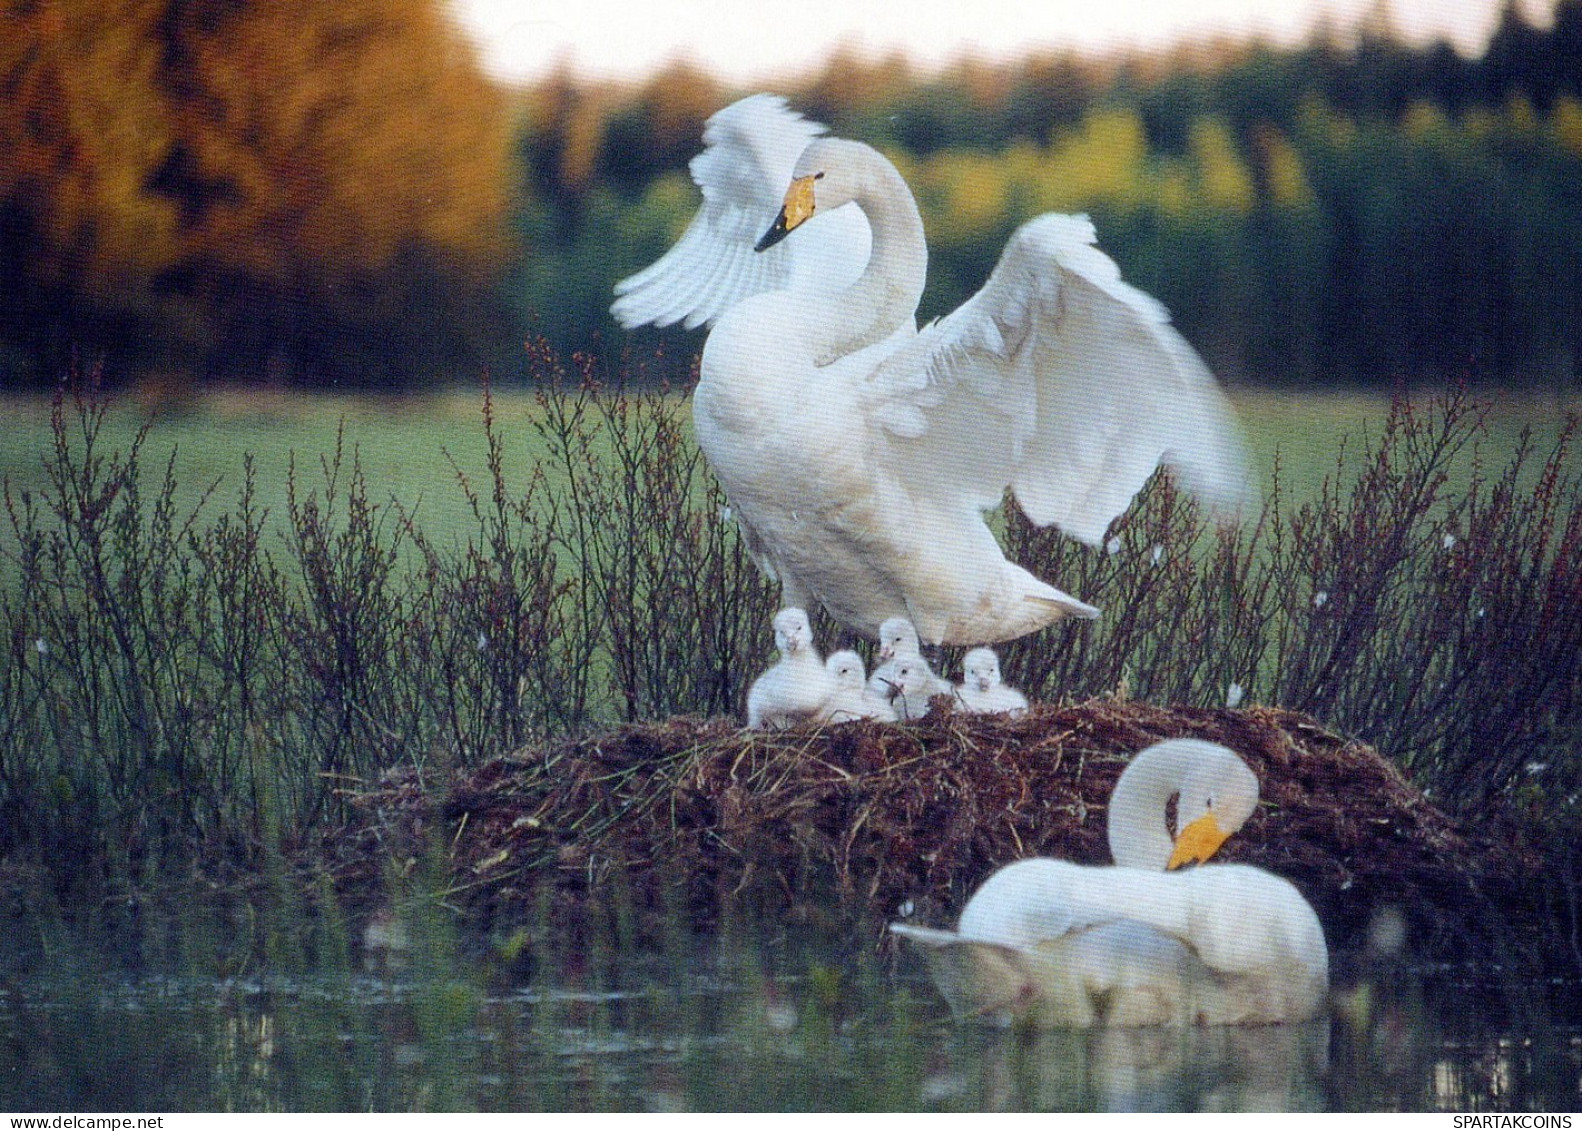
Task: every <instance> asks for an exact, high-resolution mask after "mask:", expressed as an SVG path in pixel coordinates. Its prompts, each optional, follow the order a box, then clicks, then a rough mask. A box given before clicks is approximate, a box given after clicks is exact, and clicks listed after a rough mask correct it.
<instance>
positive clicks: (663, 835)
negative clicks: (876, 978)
mask: <svg viewBox="0 0 1582 1131" xmlns="http://www.w3.org/2000/svg"><path fill="white" fill-rule="evenodd" d="M1180 736H1196V737H1199V738H1205V739H1209V740H1212V741H1215V742H1220V743H1223V744H1224V745H1226V746H1228V747H1230V748H1231V749H1233V750H1235V751H1236V752H1237V753H1238V754H1240V755H1241V756H1242V757H1243V758H1244V759H1245V760H1246V761H1247V763H1248V765H1250V766H1251V767H1252V769H1253V770H1254V771H1255V772H1256V773H1257V775H1258V779H1259V781H1260V782H1261V783H1262V801H1261V802H1260V804H1259V807H1258V811H1257V812H1256V813H1255V814H1254V816H1253V817H1252V819H1251V820H1250V821H1248V823H1247V825H1246V826H1245V827H1244V828H1243V829H1242V830H1241V832H1240V833H1239V834H1238V835H1237V836H1235V837H1233V838H1231V840H1230V841H1229V842H1228V843H1227V844H1226V846H1225V848H1224V850H1223V851H1222V855H1221V858H1222V859H1224V860H1230V861H1244V862H1246V863H1250V864H1256V865H1258V866H1260V867H1263V868H1267V869H1268V870H1270V871H1272V872H1275V873H1277V874H1279V875H1281V876H1284V877H1286V878H1287V879H1289V880H1291V881H1292V882H1293V883H1294V884H1295V885H1296V886H1297V887H1298V888H1300V889H1301V891H1302V892H1303V894H1304V895H1306V896H1307V898H1308V899H1309V900H1310V901H1311V902H1312V904H1313V906H1314V907H1315V909H1316V910H1317V911H1318V914H1319V916H1320V918H1321V919H1322V920H1323V922H1324V925H1325V929H1326V933H1327V934H1328V935H1329V938H1330V943H1331V947H1332V948H1334V949H1337V950H1345V949H1347V948H1348V947H1351V946H1356V945H1358V944H1359V943H1360V940H1361V938H1362V937H1363V935H1364V933H1365V930H1366V926H1367V924H1368V922H1369V921H1370V919H1371V917H1372V916H1373V915H1374V914H1375V913H1376V912H1377V911H1378V910H1379V909H1381V908H1384V907H1395V908H1398V909H1400V910H1401V911H1403V912H1404V913H1405V914H1406V916H1407V919H1408V923H1409V926H1410V927H1411V929H1412V931H1413V937H1414V940H1415V943H1416V946H1415V948H1414V949H1416V950H1417V951H1418V952H1419V953H1429V954H1432V953H1435V952H1438V953H1441V954H1448V953H1451V952H1452V950H1453V948H1455V947H1459V946H1462V945H1465V944H1466V943H1467V942H1468V941H1470V940H1469V939H1468V937H1467V936H1468V933H1469V932H1475V931H1476V930H1477V929H1479V925H1482V928H1483V929H1486V928H1487V925H1488V924H1489V923H1491V922H1498V923H1501V924H1503V925H1504V928H1503V929H1508V930H1510V931H1512V932H1520V931H1521V927H1520V924H1521V923H1522V922H1523V921H1524V920H1525V919H1527V918H1528V917H1530V916H1534V915H1536V914H1537V908H1536V907H1534V906H1532V902H1533V900H1532V897H1531V895H1530V893H1531V891H1532V890H1533V883H1532V880H1533V876H1534V874H1535V873H1536V872H1537V870H1538V868H1539V867H1540V865H1539V862H1538V859H1537V856H1536V854H1534V853H1532V852H1530V851H1528V850H1526V849H1524V848H1523V847H1522V846H1521V845H1520V844H1519V843H1518V842H1517V841H1516V840H1515V839H1514V838H1512V837H1509V836H1505V837H1501V836H1499V835H1498V834H1497V833H1495V832H1491V831H1482V830H1473V829H1470V828H1467V827H1463V826H1462V825H1459V824H1458V823H1457V822H1455V821H1453V820H1451V819H1450V818H1449V817H1447V816H1446V815H1445V814H1444V813H1442V812H1441V811H1440V810H1438V809H1436V808H1435V807H1434V806H1433V805H1432V804H1430V803H1429V802H1428V801H1427V800H1426V799H1425V798H1424V797H1423V795H1422V794H1421V793H1420V792H1419V791H1418V790H1416V789H1415V788H1413V787H1412V786H1411V785H1410V784H1409V783H1408V782H1407V781H1406V780H1405V779H1404V778H1403V777H1402V776H1401V774H1400V773H1399V772H1397V771H1396V770H1395V768H1394V767H1393V766H1391V765H1390V764H1389V763H1388V762H1386V761H1385V760H1384V759H1383V758H1381V757H1380V756H1379V755H1378V754H1377V753H1376V752H1375V751H1374V750H1372V749H1371V748H1370V747H1368V746H1366V745H1363V744H1362V743H1359V742H1354V741H1348V740H1347V739H1345V738H1342V737H1340V736H1338V735H1336V734H1334V733H1331V732H1330V731H1328V730H1326V729H1324V728H1323V727H1322V726H1320V725H1319V724H1317V723H1315V722H1314V721H1313V720H1312V719H1310V718H1307V717H1305V716H1303V715H1299V714H1295V713H1293V712H1290V711H1283V710H1276V709H1270V708H1253V709H1249V710H1239V711H1231V710H1203V709H1187V708H1168V707H1157V706H1150V705H1146V704H1141V703H1129V702H1115V701H1109V700H1095V701H1092V702H1087V703H1081V704H1077V705H1072V706H1063V707H1056V706H1041V707H1038V708H1035V709H1034V710H1033V711H1032V712H1031V713H1029V715H1028V716H1026V717H1025V718H1022V719H1019V720H1011V719H1007V718H1004V717H997V716H973V715H964V714H957V713H954V712H952V711H950V710H949V709H948V708H947V707H945V706H944V703H943V701H938V702H936V704H935V708H934V710H933V711H932V712H931V713H930V714H929V716H928V718H926V719H925V720H923V721H922V722H920V723H916V724H913V725H894V724H878V723H871V722H860V723H848V724H843V725H840V726H830V727H823V728H817V729H815V728H807V729H797V730H791V731H786V732H782V733H774V734H770V733H762V732H749V731H744V730H742V729H741V728H740V727H739V726H737V725H736V724H735V723H734V722H732V721H730V720H726V719H710V720H699V719H694V718H676V719H671V720H668V721H665V722H661V723H654V724H649V725H633V726H627V727H623V728H621V729H618V730H615V731H612V732H609V733H605V734H599V735H595V736H592V737H588V738H583V739H580V740H576V741H568V742H564V743H561V744H558V745H551V746H547V747H544V748H541V749H525V750H522V751H520V752H519V753H518V754H516V755H514V756H512V757H510V758H505V759H500V760H497V761H494V762H490V763H488V764H486V765H484V766H482V767H480V768H478V769H476V770H475V771H472V772H470V773H468V774H466V775H465V776H462V777H459V778H458V779H456V780H452V781H445V782H432V781H430V782H424V781H422V780H421V779H420V778H419V777H418V776H417V775H416V774H407V775H404V776H401V777H397V778H394V779H391V780H387V781H386V782H384V783H383V784H382V785H381V786H380V788H378V789H376V790H373V791H370V792H368V793H365V794H362V795H361V796H360V797H359V798H358V803H359V805H358V807H359V811H360V812H361V813H362V814H363V817H364V823H363V825H362V826H361V827H360V828H359V829H356V830H354V833H355V835H354V837H353V839H354V840H355V841H358V842H360V843H361V845H362V848H363V849H365V848H367V847H369V846H370V842H377V843H378V844H380V845H382V846H383V847H384V848H385V849H386V853H368V852H365V851H362V849H356V848H355V846H354V845H351V844H348V845H346V846H345V847H347V848H348V849H354V851H355V853H356V855H357V856H360V858H362V859H365V860H366V859H370V858H371V857H374V856H383V858H384V859H386V860H388V859H389V856H388V854H387V853H388V851H389V850H391V849H394V850H396V851H397V853H398V858H402V857H403V856H404V857H405V858H408V859H409V860H411V861H416V860H417V859H419V858H421V856H422V854H423V853H424V852H425V851H429V852H432V851H433V850H434V848H435V847H436V846H438V847H439V848H441V849H442V850H443V852H444V854H445V859H446V862H447V863H446V866H447V867H448V868H449V869H450V890H449V892H448V898H449V900H450V901H451V903H452V904H453V905H455V906H458V907H460V908H461V909H463V910H464V911H466V912H468V913H469V914H470V915H471V916H472V917H474V919H475V921H476V922H477V923H478V925H480V926H482V927H484V928H485V929H489V928H499V927H503V926H509V925H510V924H512V923H530V922H535V921H536V922H543V921H544V920H545V916H546V914H547V916H548V918H549V919H550V920H551V921H553V922H555V923H557V924H565V923H571V922H577V921H579V920H581V919H584V918H585V917H586V916H587V915H588V914H590V913H600V914H603V913H607V912H608V909H609V908H611V907H619V908H621V909H622V913H623V914H626V915H633V916H635V918H634V919H629V920H628V921H635V922H638V923H640V924H641V923H644V922H647V923H648V924H649V925H650V926H652V927H653V929H655V930H660V929H663V927H662V924H665V923H669V924H672V925H673V924H674V923H676V922H677V919H678V917H679V919H680V921H681V922H683V923H685V924H687V925H689V926H691V927H694V928H697V929H702V930H708V929H713V928H715V927H717V926H719V925H720V923H721V922H722V921H728V920H731V919H735V918H752V917H753V916H755V915H767V916H772V917H775V918H776V919H777V920H778V921H782V922H800V923H812V924H815V925H818V924H826V925H829V926H834V927H839V928H843V929H862V930H871V931H872V932H873V933H874V936H875V937H876V938H877V937H880V935H881V932H882V926H883V924H884V922H885V921H887V920H889V919H892V918H895V917H896V916H897V915H898V914H900V913H901V909H902V908H903V907H904V908H907V909H909V910H911V911H912V913H913V918H914V921H917V922H922V923H927V924H932V925H946V924H948V923H950V922H952V921H953V920H954V917H955V914H956V912H957V911H959V909H960V907H961V905H962V904H963V902H964V901H965V899H966V897H967V896H968V895H969V894H970V893H971V891H972V889H973V888H974V887H976V886H977V884H979V883H980V882H981V881H982V880H983V879H984V878H985V877H986V876H987V875H988V874H989V873H990V872H992V871H993V870H994V869H995V868H996V867H998V866H1000V865H1002V864H1005V863H1007V862H1009V861H1012V860H1016V859H1018V858H1021V857H1024V856H1035V855H1037V856H1056V857H1060V858H1063V859H1067V860H1074V861H1078V862H1082V863H1092V864H1103V863H1108V862H1109V850H1108V846H1107V843H1106V840H1105V813H1106V806H1107V803H1108V798H1109V795H1110V790H1111V787H1112V786H1113V785H1114V783H1115V779H1116V777H1117V775H1118V774H1119V773H1120V771H1121V769H1122V767H1123V766H1125V764H1126V763H1127V761H1128V760H1129V759H1130V758H1131V756H1132V755H1134V754H1135V753H1136V752H1137V751H1139V750H1141V749H1142V748H1143V747H1145V746H1147V745H1149V744H1151V743H1153V742H1156V741H1159V740H1160V739H1163V738H1172V737H1180ZM348 858H350V857H348ZM1480 911H1482V912H1488V914H1480V913H1479V912H1480ZM1478 941H1481V942H1483V943H1488V942H1490V941H1498V940H1490V939H1489V938H1486V937H1484V938H1481V939H1480V940H1478Z"/></svg>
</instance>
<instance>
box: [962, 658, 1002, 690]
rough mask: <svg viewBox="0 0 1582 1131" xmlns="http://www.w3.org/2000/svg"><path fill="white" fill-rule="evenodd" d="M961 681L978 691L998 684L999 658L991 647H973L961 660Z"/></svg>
mask: <svg viewBox="0 0 1582 1131" xmlns="http://www.w3.org/2000/svg"><path fill="white" fill-rule="evenodd" d="M961 673H962V678H963V681H964V682H965V683H966V684H967V685H968V686H969V687H976V688H977V689H978V690H979V691H988V690H989V689H990V688H993V687H998V686H999V685H1000V658H999V657H998V656H996V655H995V654H994V649H993V648H974V649H973V650H972V651H970V652H968V653H967V655H966V658H965V659H963V660H962V661H961Z"/></svg>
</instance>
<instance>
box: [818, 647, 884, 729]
mask: <svg viewBox="0 0 1582 1131" xmlns="http://www.w3.org/2000/svg"><path fill="white" fill-rule="evenodd" d="M824 666H825V667H826V668H828V669H829V671H830V674H831V675H833V676H834V677H835V690H834V692H832V693H831V695H830V697H829V699H828V700H826V701H825V703H824V706H823V707H822V708H821V709H820V710H819V713H818V718H819V721H821V722H832V723H847V722H851V721H853V720H855V719H878V720H879V721H880V722H887V723H893V722H895V709H894V708H893V707H891V706H890V703H889V700H888V697H887V696H879V695H875V694H873V692H871V691H869V690H868V686H867V678H866V676H865V674H864V670H863V666H862V657H861V656H859V655H858V654H857V653H856V652H852V651H849V650H844V651H840V652H831V653H830V655H829V659H827V660H825V661H824Z"/></svg>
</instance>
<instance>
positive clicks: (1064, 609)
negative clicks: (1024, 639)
mask: <svg viewBox="0 0 1582 1131" xmlns="http://www.w3.org/2000/svg"><path fill="white" fill-rule="evenodd" d="M1050 594H1052V595H1050ZM1050 594H1036V595H1032V596H1029V597H1028V598H1027V599H1028V600H1029V601H1037V602H1039V603H1041V604H1043V605H1045V606H1048V607H1050V608H1052V609H1055V610H1058V611H1057V612H1056V613H1055V615H1054V616H1053V617H1051V618H1050V619H1051V620H1057V619H1059V618H1061V617H1078V618H1080V619H1082V620H1093V619H1094V618H1095V617H1097V616H1098V615H1099V610H1098V609H1096V608H1095V607H1094V606H1092V605H1090V604H1088V603H1087V602H1086V601H1079V600H1077V599H1076V598H1075V597H1073V596H1072V595H1071V594H1069V593H1062V592H1061V591H1060V590H1058V589H1055V588H1054V587H1053V586H1051V587H1050Z"/></svg>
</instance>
